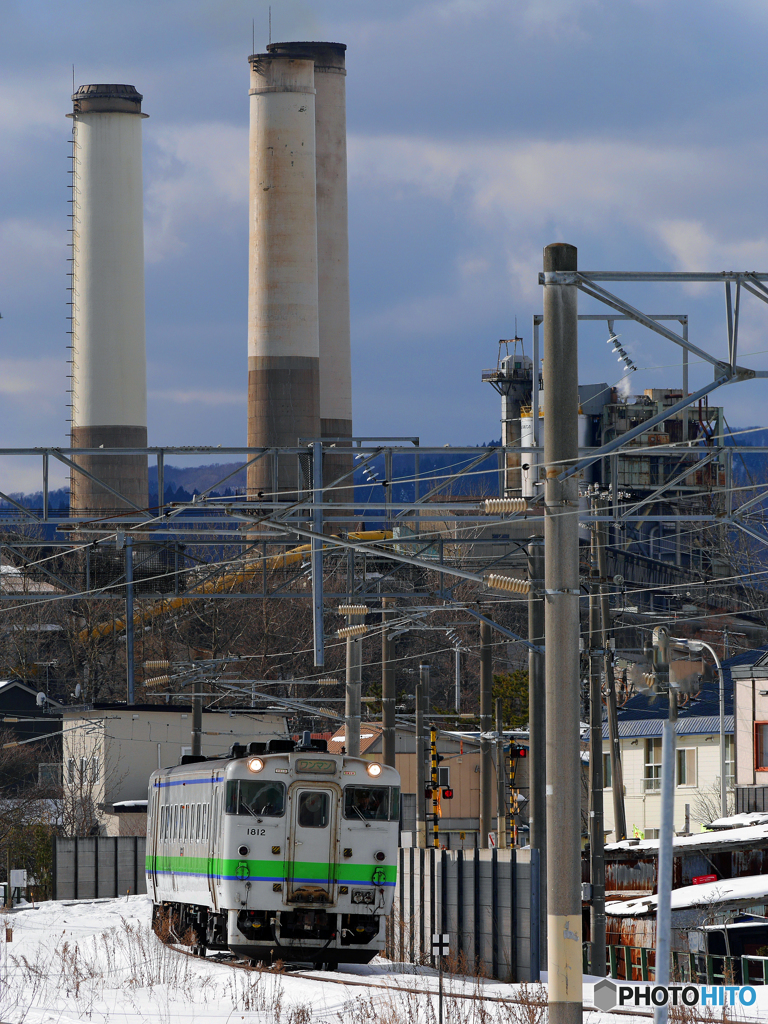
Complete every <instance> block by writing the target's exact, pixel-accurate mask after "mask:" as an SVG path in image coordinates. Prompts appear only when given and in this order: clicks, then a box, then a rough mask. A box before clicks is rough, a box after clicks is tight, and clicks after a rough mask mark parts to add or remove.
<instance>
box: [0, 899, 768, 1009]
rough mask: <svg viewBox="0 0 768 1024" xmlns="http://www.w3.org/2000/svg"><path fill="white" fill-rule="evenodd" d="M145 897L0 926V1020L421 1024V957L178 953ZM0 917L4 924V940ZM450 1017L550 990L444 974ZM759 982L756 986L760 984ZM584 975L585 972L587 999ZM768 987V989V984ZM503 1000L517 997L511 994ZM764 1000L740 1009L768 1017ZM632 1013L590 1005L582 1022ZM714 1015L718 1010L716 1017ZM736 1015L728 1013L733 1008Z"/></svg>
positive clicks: (427, 975) (432, 999)
mask: <svg viewBox="0 0 768 1024" xmlns="http://www.w3.org/2000/svg"><path fill="white" fill-rule="evenodd" d="M150 910H151V904H150V900H149V898H148V897H146V896H132V897H129V898H127V899H119V900H100V901H98V902H85V901H83V902H78V903H44V904H41V905H39V906H38V907H37V908H35V909H27V910H22V911H20V912H17V913H13V914H10V915H7V916H6V918H5V926H6V927H5V928H0V941H1V942H2V949H1V950H0V954H1V956H2V959H1V960H0V964H1V965H2V970H3V979H4V984H3V985H2V986H1V987H0V1024H22V1022H24V1024H70V1022H75V1021H77V1022H79V1021H93V1022H96V1024H102V1022H109V1024H118V1022H120V1024H144V1022H147V1024H149V1022H152V1024H203V1022H210V1024H225V1022H226V1024H230V1022H231V1024H235V1022H238V1021H241V1022H245V1024H256V1022H259V1024H262V1022H263V1024H267V1022H268V1024H400V1022H403V1024H405V1022H409V1024H421V1022H424V1024H427V1022H430V1024H431V1022H434V1021H436V1019H437V997H436V993H437V987H438V978H437V974H436V972H435V971H434V970H432V969H431V968H428V967H419V966H413V965H410V964H396V963H391V962H389V961H386V960H377V961H375V962H374V963H373V964H370V965H369V966H366V967H353V966H347V967H345V966H344V965H342V967H341V969H340V971H339V972H338V973H334V974H326V975H323V974H322V973H321V972H317V971H302V972H301V976H297V975H296V974H292V973H273V972H270V971H263V972H262V971H256V970H253V971H246V970H239V969H234V968H232V967H231V966H229V965H227V964H226V963H218V962H216V961H215V960H214V959H212V958H208V959H207V960H201V959H198V958H194V957H189V956H184V955H182V954H180V953H178V952H177V951H176V950H174V949H172V948H171V947H168V946H164V945H163V944H162V943H161V942H159V941H158V940H157V938H156V937H155V936H154V934H153V933H152V931H151V929H150V925H149V921H150ZM6 928H9V929H12V939H11V941H5V936H6ZM444 991H445V1003H444V1020H445V1021H446V1024H481V1022H482V1024H544V1022H545V1020H546V1008H545V1000H546V990H545V989H544V988H543V987H541V986H535V987H534V986H528V987H526V986H517V985H505V984H502V983H500V982H488V981H485V980H483V979H478V978H471V977H463V976H459V975H448V974H446V975H444ZM762 994H763V993H761V996H762ZM591 995H592V985H591V984H585V1001H587V1002H591ZM765 995H766V996H768V990H766V992H765ZM510 1000H520V1002H512V1001H510ZM760 1006H761V1009H762V1010H763V1011H764V1012H762V1013H759V1014H758V1015H757V1016H754V1015H750V1016H749V1017H746V1016H745V1017H743V1018H742V1019H751V1020H760V1019H763V1020H765V1019H768V999H766V1000H765V1002H764V1001H763V999H762V998H761V999H760ZM633 1019H635V1020H638V1021H639V1020H643V1021H645V1022H647V1017H643V1018H633V1017H632V1016H628V1015H623V1016H622V1017H620V1018H619V1017H616V1016H614V1015H611V1014H601V1013H598V1012H596V1011H594V1010H592V1011H589V1012H586V1013H585V1015H584V1020H585V1022H586V1024H600V1022H603V1021H605V1022H608V1021H611V1022H613V1024H616V1022H617V1021H619V1020H620V1021H622V1024H631V1021H632V1020H633ZM718 1019H719V1017H718ZM732 1019H733V1018H732Z"/></svg>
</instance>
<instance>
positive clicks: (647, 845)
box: [605, 825, 768, 853]
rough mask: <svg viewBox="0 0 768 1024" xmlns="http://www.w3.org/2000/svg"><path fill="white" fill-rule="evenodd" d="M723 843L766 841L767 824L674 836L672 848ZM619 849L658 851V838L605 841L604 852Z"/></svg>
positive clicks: (696, 848)
mask: <svg viewBox="0 0 768 1024" xmlns="http://www.w3.org/2000/svg"><path fill="white" fill-rule="evenodd" d="M724 843H728V844H729V845H737V846H742V845H743V846H752V845H754V844H755V843H768V825H751V826H747V827H745V828H740V829H736V830H731V831H728V832H727V833H726V834H725V835H724V834H723V832H722V831H716V832H697V833H696V835H692V836H675V838H674V848H675V850H676V851H677V850H680V852H681V853H682V852H684V851H686V850H698V849H701V848H702V847H707V846H722V845H723V844H724ZM619 850H630V851H632V852H633V853H658V852H659V840H658V839H641V840H640V841H639V842H638V841H637V840H632V839H623V840H622V841H621V842H620V843H607V844H606V847H605V852H606V853H615V852H618V851H619Z"/></svg>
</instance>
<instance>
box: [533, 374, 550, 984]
mask: <svg viewBox="0 0 768 1024" xmlns="http://www.w3.org/2000/svg"><path fill="white" fill-rule="evenodd" d="M534 380H535V387H536V389H537V390H538V379H537V378H536V377H534ZM528 579H529V580H530V581H531V584H532V585H531V590H530V593H529V594H528V639H529V641H530V642H531V643H532V644H534V645H535V646H537V647H540V648H543V647H544V538H543V537H532V538H531V540H530V541H529V543H528ZM544 660H545V655H544V654H543V653H542V652H541V651H538V650H536V651H533V650H529V651H528V746H529V753H530V760H529V768H528V787H529V788H528V800H529V804H528V825H529V828H530V833H529V841H530V844H531V846H532V847H533V848H534V849H535V850H538V851H539V876H540V877H539V883H540V884H539V888H538V892H539V900H538V904H539V925H538V929H537V931H538V934H539V941H540V944H541V945H540V949H539V950H538V951H537V957H536V962H537V963H541V961H542V959H543V958H545V957H546V944H547V896H546V893H547V887H546V884H541V883H546V878H547V803H546V799H545V795H544V794H545V785H546V778H547V706H546V680H545V678H544ZM531 934H533V932H532V933H531ZM534 980H536V979H534Z"/></svg>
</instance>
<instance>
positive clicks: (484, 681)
mask: <svg viewBox="0 0 768 1024" xmlns="http://www.w3.org/2000/svg"><path fill="white" fill-rule="evenodd" d="M492 687H493V656H492V654H491V627H490V626H489V625H488V623H487V622H481V623H480V835H479V837H478V843H477V845H478V847H479V848H480V849H481V850H487V849H488V833H489V832H490V831H491V815H492V813H493V782H492V779H491V776H492V774H493V755H492V754H491V741H490V739H489V733H490V732H491V689H492Z"/></svg>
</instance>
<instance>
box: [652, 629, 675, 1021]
mask: <svg viewBox="0 0 768 1024" xmlns="http://www.w3.org/2000/svg"><path fill="white" fill-rule="evenodd" d="M653 673H654V676H655V678H656V681H657V683H659V684H660V686H661V687H662V689H663V688H665V687H666V688H667V690H668V691H669V717H668V718H666V719H665V720H664V724H663V726H662V733H661V828H660V829H659V866H658V879H657V886H656V892H657V897H656V899H657V903H656V979H655V981H656V984H657V985H668V984H669V966H670V964H669V961H670V956H671V949H672V862H673V858H674V841H675V840H674V835H675V724H676V722H677V695H676V693H675V691H674V690H673V689H672V687H671V686H670V678H669V634H668V633H667V631H666V629H664V627H663V626H657V627H656V629H654V631H653ZM668 1011H669V1008H668V1007H667V1006H666V1005H665V1006H656V1007H654V1010H653V1020H654V1024H666V1022H667V1017H668Z"/></svg>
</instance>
